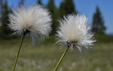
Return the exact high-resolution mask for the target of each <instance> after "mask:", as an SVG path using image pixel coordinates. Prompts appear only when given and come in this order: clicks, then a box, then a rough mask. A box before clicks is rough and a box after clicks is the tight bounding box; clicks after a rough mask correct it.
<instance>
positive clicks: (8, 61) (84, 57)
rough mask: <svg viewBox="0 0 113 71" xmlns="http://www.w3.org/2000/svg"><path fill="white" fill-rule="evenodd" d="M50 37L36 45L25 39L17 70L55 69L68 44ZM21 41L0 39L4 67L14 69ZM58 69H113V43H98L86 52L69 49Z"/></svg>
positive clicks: (0, 64)
mask: <svg viewBox="0 0 113 71" xmlns="http://www.w3.org/2000/svg"><path fill="white" fill-rule="evenodd" d="M47 41H48V39H47V40H46V41H45V42H42V43H41V44H39V45H38V44H37V45H36V46H33V47H32V46H31V44H30V42H28V41H27V40H26V41H24V43H23V45H22V49H21V52H20V56H19V59H18V62H17V66H16V70H15V71H53V70H54V68H55V66H56V64H57V62H58V60H59V59H60V57H61V55H62V53H63V52H64V50H65V47H59V46H57V45H54V41H53V40H52V39H51V41H50V42H48V43H47ZM19 43H20V39H19V40H18V39H16V40H2V41H0V71H12V68H13V64H14V61H15V57H16V54H17V50H18V47H19ZM45 43H46V44H45ZM52 43H53V44H52ZM57 71H113V43H96V44H95V45H94V46H93V48H91V49H89V50H87V51H86V52H83V53H82V54H81V53H80V52H79V51H78V50H77V49H76V50H72V49H69V51H68V52H67V54H66V56H65V57H64V60H63V61H62V63H61V65H60V66H59V68H58V70H57Z"/></svg>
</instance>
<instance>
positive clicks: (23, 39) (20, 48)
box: [13, 35, 25, 71]
mask: <svg viewBox="0 0 113 71" xmlns="http://www.w3.org/2000/svg"><path fill="white" fill-rule="evenodd" d="M24 37H25V35H23V37H22V40H21V43H20V47H19V49H18V53H17V56H16V59H15V63H14V66H13V71H15V67H16V63H17V60H18V56H19V53H20V49H21V46H22V43H23V40H24Z"/></svg>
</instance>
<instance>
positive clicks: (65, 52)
mask: <svg viewBox="0 0 113 71" xmlns="http://www.w3.org/2000/svg"><path fill="white" fill-rule="evenodd" d="M68 49H69V47H67V48H66V50H65V51H64V53H63V54H62V56H61V58H60V60H59V62H58V63H57V65H56V67H55V69H54V71H56V70H57V69H58V67H59V65H60V63H61V62H62V60H63V58H64V56H65V54H66V53H67V51H68Z"/></svg>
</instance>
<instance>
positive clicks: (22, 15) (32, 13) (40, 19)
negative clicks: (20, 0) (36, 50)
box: [9, 5, 51, 43]
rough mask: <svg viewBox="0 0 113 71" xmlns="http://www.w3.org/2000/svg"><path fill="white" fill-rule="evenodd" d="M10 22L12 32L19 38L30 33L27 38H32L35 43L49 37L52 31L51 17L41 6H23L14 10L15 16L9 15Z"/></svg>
mask: <svg viewBox="0 0 113 71" xmlns="http://www.w3.org/2000/svg"><path fill="white" fill-rule="evenodd" d="M9 20H10V24H9V27H10V29H11V30H13V31H15V33H16V34H18V35H19V36H20V35H23V33H25V31H28V32H27V34H26V36H30V37H31V38H32V42H33V43H35V40H37V39H38V40H40V39H42V38H44V37H47V36H48V35H49V32H50V31H51V16H50V15H49V12H48V10H47V9H45V8H43V7H42V6H40V5H38V6H37V5H34V6H33V5H32V6H30V7H25V6H21V7H20V8H17V9H16V10H13V14H9Z"/></svg>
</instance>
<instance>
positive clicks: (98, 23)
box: [0, 0, 106, 39]
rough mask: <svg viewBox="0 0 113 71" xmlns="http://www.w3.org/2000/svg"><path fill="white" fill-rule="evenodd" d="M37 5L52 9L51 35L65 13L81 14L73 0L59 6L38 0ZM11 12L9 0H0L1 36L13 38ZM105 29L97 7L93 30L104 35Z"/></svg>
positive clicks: (20, 3)
mask: <svg viewBox="0 0 113 71" xmlns="http://www.w3.org/2000/svg"><path fill="white" fill-rule="evenodd" d="M24 2H25V0H20V2H19V3H18V6H21V5H24V4H25V3H24ZM37 5H42V6H43V7H45V8H48V10H49V11H50V14H51V18H52V25H51V27H52V31H51V34H50V35H54V34H55V33H56V30H57V27H58V26H59V23H58V20H59V19H60V18H64V17H63V16H64V15H65V16H66V15H68V14H79V12H78V11H77V10H76V6H75V4H74V2H73V0H62V2H61V3H60V6H59V8H57V7H56V5H55V3H54V0H49V2H48V4H47V5H44V4H43V3H42V1H41V0H37ZM9 13H12V10H11V7H9V6H8V3H7V0H0V38H4V39H8V38H12V37H11V35H12V33H13V31H11V30H10V29H9V28H8V27H7V25H8V24H9V17H8V15H9ZM105 30H106V27H105V25H104V20H103V17H102V14H101V12H100V9H99V7H96V11H95V13H94V14H93V18H92V32H94V33H95V34H99V35H103V34H105ZM13 38H14V37H13Z"/></svg>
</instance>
